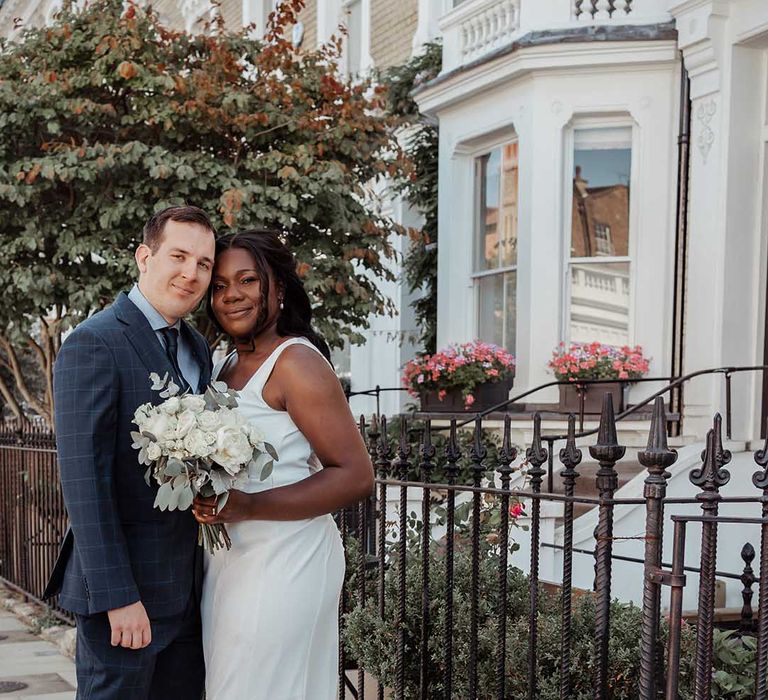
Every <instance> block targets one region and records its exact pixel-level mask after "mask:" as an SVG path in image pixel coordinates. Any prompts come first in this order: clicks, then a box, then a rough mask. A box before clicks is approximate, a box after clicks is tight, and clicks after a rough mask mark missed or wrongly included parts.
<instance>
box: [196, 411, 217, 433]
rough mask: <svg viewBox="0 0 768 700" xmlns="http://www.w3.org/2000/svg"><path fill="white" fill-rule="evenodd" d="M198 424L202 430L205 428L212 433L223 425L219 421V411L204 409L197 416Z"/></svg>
mask: <svg viewBox="0 0 768 700" xmlns="http://www.w3.org/2000/svg"><path fill="white" fill-rule="evenodd" d="M197 426H198V427H199V428H200V430H205V431H206V432H209V433H210V432H215V431H216V430H218V429H219V428H220V427H221V423H220V422H219V417H218V415H217V413H214V412H213V411H203V412H202V413H200V414H198V416H197Z"/></svg>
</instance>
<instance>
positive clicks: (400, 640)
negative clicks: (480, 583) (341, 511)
mask: <svg viewBox="0 0 768 700" xmlns="http://www.w3.org/2000/svg"><path fill="white" fill-rule="evenodd" d="M410 455H411V446H410V444H409V442H408V419H407V418H406V417H405V416H401V417H400V444H399V445H398V450H397V464H396V465H395V469H396V471H397V476H398V478H399V479H400V480H401V481H407V480H408V471H409V469H410V461H409V457H410ZM407 510H408V487H407V486H406V485H405V484H401V486H400V513H399V528H400V531H399V532H398V537H399V539H398V543H397V558H398V563H397V566H398V569H397V653H396V657H395V697H396V698H397V700H406V695H405V594H406V581H407V569H408V561H407V559H408V533H407V532H406V528H407V515H408V514H407V512H406V511H407Z"/></svg>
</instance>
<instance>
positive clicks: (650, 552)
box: [637, 396, 677, 700]
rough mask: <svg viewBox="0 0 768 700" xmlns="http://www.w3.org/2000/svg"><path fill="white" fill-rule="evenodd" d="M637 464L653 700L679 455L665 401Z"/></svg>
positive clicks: (645, 690) (648, 696)
mask: <svg viewBox="0 0 768 700" xmlns="http://www.w3.org/2000/svg"><path fill="white" fill-rule="evenodd" d="M637 457H638V460H639V461H640V464H642V465H643V466H644V467H645V468H646V469H647V470H648V477H647V478H646V479H645V488H644V490H643V496H644V497H645V557H644V559H645V567H644V568H645V578H644V580H643V627H642V636H641V642H640V698H641V700H654V698H655V697H656V687H655V685H656V683H655V682H656V675H657V670H658V669H657V668H656V666H657V662H658V653H657V650H658V636H659V614H660V608H661V582H660V581H659V580H658V578H657V577H656V574H657V573H658V572H659V570H660V568H661V545H662V541H661V538H662V533H663V531H664V496H665V495H666V491H667V479H669V477H670V474H669V472H667V468H668V467H670V466H671V465H672V464H674V462H675V460H676V459H677V452H675V450H670V449H669V448H668V447H667V417H666V413H665V411H664V399H662V398H661V397H660V396H659V397H658V398H657V399H656V402H655V404H654V406H653V418H652V419H651V431H650V433H649V435H648V445H647V446H646V448H645V450H643V451H642V452H639V453H638V455H637Z"/></svg>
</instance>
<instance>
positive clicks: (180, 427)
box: [176, 410, 197, 440]
mask: <svg viewBox="0 0 768 700" xmlns="http://www.w3.org/2000/svg"><path fill="white" fill-rule="evenodd" d="M177 418H178V422H177V423H176V439H177V440H180V439H182V438H184V437H185V436H186V434H187V433H188V432H189V431H190V430H192V428H194V427H195V426H196V425H197V417H196V416H195V414H194V413H192V411H188V410H184V411H182V412H181V413H180V414H179V415H178V417H177Z"/></svg>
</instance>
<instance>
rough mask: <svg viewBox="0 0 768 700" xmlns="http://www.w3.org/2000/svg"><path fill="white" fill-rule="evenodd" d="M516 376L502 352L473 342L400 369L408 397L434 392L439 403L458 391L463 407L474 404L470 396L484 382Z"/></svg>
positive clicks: (512, 361)
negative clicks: (462, 399) (409, 395)
mask: <svg viewBox="0 0 768 700" xmlns="http://www.w3.org/2000/svg"><path fill="white" fill-rule="evenodd" d="M514 374H515V358H514V356H513V355H512V354H511V353H509V352H507V351H506V350H505V349H504V348H500V347H499V346H498V345H493V344H491V343H484V342H482V341H480V340H474V341H472V342H470V343H463V344H461V345H458V344H452V345H449V346H448V347H447V348H444V349H442V350H439V351H438V352H436V353H434V354H432V355H421V356H420V357H416V358H414V359H413V360H411V361H410V362H408V363H407V364H406V365H405V367H404V368H403V378H402V381H403V386H404V387H405V388H406V389H407V390H408V393H409V394H411V396H420V395H421V394H422V393H423V392H425V391H430V390H431V391H436V392H437V394H438V398H439V399H440V400H441V401H442V400H443V399H444V398H445V397H446V395H447V394H448V392H449V391H454V390H458V391H460V392H461V395H462V397H463V398H464V403H465V405H466V406H471V405H472V404H473V403H474V402H475V397H474V396H473V394H472V392H473V391H474V389H475V388H476V387H477V386H478V385H480V384H485V383H486V382H501V381H504V380H505V379H509V378H511V377H513V376H514Z"/></svg>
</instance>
